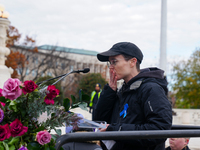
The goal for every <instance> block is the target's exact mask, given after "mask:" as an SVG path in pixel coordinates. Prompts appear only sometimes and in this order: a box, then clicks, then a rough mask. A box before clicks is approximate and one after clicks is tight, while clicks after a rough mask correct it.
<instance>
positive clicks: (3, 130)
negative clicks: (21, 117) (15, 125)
mask: <svg viewBox="0 0 200 150" xmlns="http://www.w3.org/2000/svg"><path fill="white" fill-rule="evenodd" d="M10 135H11V134H10V129H9V125H8V124H5V125H4V126H2V125H0V141H3V140H5V139H8V138H9V137H10Z"/></svg>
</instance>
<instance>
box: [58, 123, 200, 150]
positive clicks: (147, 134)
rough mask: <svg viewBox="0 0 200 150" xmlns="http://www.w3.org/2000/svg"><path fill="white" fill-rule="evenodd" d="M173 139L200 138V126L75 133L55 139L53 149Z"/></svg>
mask: <svg viewBox="0 0 200 150" xmlns="http://www.w3.org/2000/svg"><path fill="white" fill-rule="evenodd" d="M173 137H174V138H179V137H200V126H191V125H173V126H172V129H171V130H143V131H109V132H108V131H107V132H76V133H70V134H65V135H62V136H60V137H59V138H58V139H57V143H56V146H55V148H56V150H59V149H60V148H61V146H62V145H64V144H66V143H68V142H84V141H93V140H121V139H123V140H129V139H159V138H173Z"/></svg>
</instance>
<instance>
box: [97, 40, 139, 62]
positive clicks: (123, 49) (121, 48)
mask: <svg viewBox="0 0 200 150" xmlns="http://www.w3.org/2000/svg"><path fill="white" fill-rule="evenodd" d="M121 54H124V55H129V56H133V57H135V58H137V60H138V62H139V63H140V64H141V62H142V59H143V54H142V51H141V50H140V49H139V48H138V47H137V46H136V45H135V44H133V43H130V42H119V43H116V44H114V45H113V46H112V47H111V48H110V49H109V50H108V51H105V52H102V53H99V54H97V58H98V60H99V61H103V62H105V61H109V57H110V56H116V55H121Z"/></svg>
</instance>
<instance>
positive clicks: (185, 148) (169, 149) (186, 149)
mask: <svg viewBox="0 0 200 150" xmlns="http://www.w3.org/2000/svg"><path fill="white" fill-rule="evenodd" d="M165 150H171V148H170V146H169V147H167V148H166V149H165ZM182 150H190V149H189V147H188V146H186V147H184V148H183V149H182Z"/></svg>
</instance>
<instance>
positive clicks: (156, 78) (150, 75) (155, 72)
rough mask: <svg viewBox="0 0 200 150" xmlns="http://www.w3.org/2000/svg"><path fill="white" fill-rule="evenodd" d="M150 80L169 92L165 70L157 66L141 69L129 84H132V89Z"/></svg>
mask: <svg viewBox="0 0 200 150" xmlns="http://www.w3.org/2000/svg"><path fill="white" fill-rule="evenodd" d="M150 81H151V82H155V83H157V84H159V85H160V86H161V87H162V88H163V89H164V90H165V93H166V94H167V93H168V88H167V85H168V83H167V79H166V76H164V71H163V70H161V69H159V68H156V67H155V68H145V69H141V71H140V73H139V74H138V75H137V76H135V77H133V78H132V79H131V80H130V81H129V82H128V83H127V85H128V86H130V89H136V88H138V87H139V86H140V84H141V83H145V82H150Z"/></svg>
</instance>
